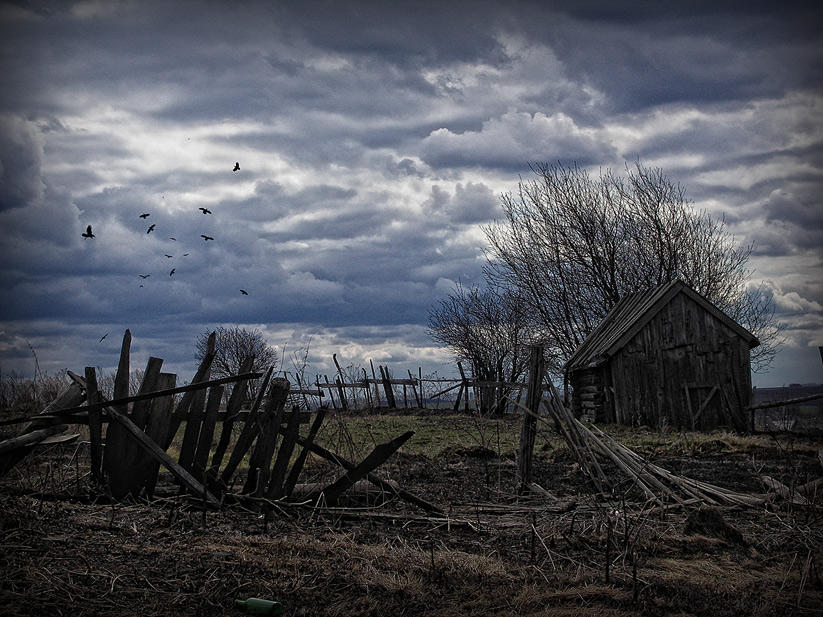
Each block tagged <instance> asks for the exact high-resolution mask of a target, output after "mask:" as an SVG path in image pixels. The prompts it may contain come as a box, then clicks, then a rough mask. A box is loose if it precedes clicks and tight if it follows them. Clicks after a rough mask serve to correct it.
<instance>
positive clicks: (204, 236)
mask: <svg viewBox="0 0 823 617" xmlns="http://www.w3.org/2000/svg"><path fill="white" fill-rule="evenodd" d="M200 237H201V238H203V240H205V241H206V242H208V241H209V240H214V238H212V237H211V236H206V235H204V234H200Z"/></svg>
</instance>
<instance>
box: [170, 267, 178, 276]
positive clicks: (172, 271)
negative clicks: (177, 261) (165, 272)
mask: <svg viewBox="0 0 823 617" xmlns="http://www.w3.org/2000/svg"><path fill="white" fill-rule="evenodd" d="M176 269H177V268H172V269H171V272H169V276H171V275H172V274H174V271H175V270H176Z"/></svg>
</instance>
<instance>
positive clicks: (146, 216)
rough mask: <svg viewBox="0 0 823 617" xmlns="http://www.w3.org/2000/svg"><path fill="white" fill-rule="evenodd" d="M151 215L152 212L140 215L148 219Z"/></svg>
mask: <svg viewBox="0 0 823 617" xmlns="http://www.w3.org/2000/svg"><path fill="white" fill-rule="evenodd" d="M150 216H151V213H149V212H146V213H145V214H141V215H140V218H141V219H147V218H149V217H150Z"/></svg>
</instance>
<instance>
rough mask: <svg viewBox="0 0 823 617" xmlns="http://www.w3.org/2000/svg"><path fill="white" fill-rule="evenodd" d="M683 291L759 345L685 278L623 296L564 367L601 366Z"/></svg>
mask: <svg viewBox="0 0 823 617" xmlns="http://www.w3.org/2000/svg"><path fill="white" fill-rule="evenodd" d="M680 293H684V294H686V295H688V296H689V297H690V298H691V299H692V300H693V301H694V302H695V303H697V304H698V305H700V306H701V307H702V308H703V309H704V310H706V311H707V312H708V313H711V314H712V315H713V316H714V317H715V319H717V320H719V321H720V322H722V323H723V324H724V325H725V326H727V327H728V328H730V329H731V330H732V331H734V332H735V333H737V334H738V336H740V337H741V338H743V339H745V340H747V341H749V347H750V348H752V347H757V345H759V344H760V342H759V341H758V340H757V338H756V337H755V336H754V335H753V334H752V333H751V332H749V331H748V330H746V329H745V328H744V327H743V326H741V325H740V324H738V323H737V322H736V321H734V320H733V319H732V318H731V317H729V316H728V315H726V313H724V312H723V311H721V310H720V309H719V308H717V307H716V306H715V305H714V304H712V303H711V302H709V301H708V300H707V299H706V298H704V297H703V296H701V295H700V294H699V293H697V292H696V291H694V290H693V289H692V288H691V287H689V286H688V285H686V284H685V283H684V282H683V281H680V280H674V281H671V282H669V283H665V284H663V285H660V286H658V287H653V288H651V289H648V290H646V291H642V292H637V293H633V294H628V295H626V296H623V298H621V299H620V301H619V302H618V303H617V304H615V305H614V307H612V310H610V311H609V312H608V314H607V315H606V316H605V317H604V318H603V321H601V322H600V324H598V326H597V327H596V328H595V329H594V330H592V332H591V333H590V334H589V336H587V337H586V340H584V341H583V343H582V344H581V345H580V347H578V348H577V350H576V351H575V352H574V353H573V354H572V356H571V357H570V358H569V360H568V361H567V362H566V365H565V368H566V369H567V370H570V369H579V368H586V367H592V366H598V365H599V364H602V363H604V362H605V361H606V360H608V358H610V357H611V356H613V355H614V354H615V353H617V352H618V351H619V350H620V349H621V348H622V347H623V346H624V345H625V344H626V343H628V342H629V341H630V340H631V339H632V337H634V335H635V334H637V333H638V332H639V331H640V330H641V329H642V328H643V327H644V326H645V325H646V324H647V323H649V321H651V319H652V318H653V317H654V316H655V315H657V313H658V312H660V310H661V309H662V308H663V307H664V306H666V305H667V304H668V303H669V302H671V300H672V299H673V298H674V297H675V296H676V295H677V294H680Z"/></svg>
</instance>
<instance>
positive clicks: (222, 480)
mask: <svg viewBox="0 0 823 617" xmlns="http://www.w3.org/2000/svg"><path fill="white" fill-rule="evenodd" d="M130 344H131V335H130V333H129V331H128V330H127V331H126V333H125V336H124V337H123V344H122V347H121V353H120V362H119V364H118V369H117V373H116V375H115V383H114V394H115V396H114V398H113V400H110V401H106V400H104V399H103V397H102V395H101V394H100V392H99V390H98V386H97V377H96V372H95V370H94V368H92V367H86V369H85V374H84V376H83V377H80V376H79V375H76V374H74V373H72V372H71V371H69V372H68V374H69V376H70V377H71V379H72V382H71V384H70V385H69V386H68V388H66V390H65V392H64V393H63V394H61V395H60V397H58V399H57V400H56V401H55V402H54V403H52V404H51V405H49V406H48V407H46V409H44V410H43V412H41V413H40V414H38V415H37V416H34V417H33V418H31V419H30V420H31V421H30V422H29V423H28V424H27V425H26V426H25V427H24V429H23V431H22V433H21V434H20V435H19V436H18V437H15V438H12V439H9V440H5V441H3V442H0V475H3V474H4V473H6V472H7V471H8V470H9V469H11V468H12V467H13V466H14V465H15V464H16V463H17V462H19V461H20V460H22V458H23V457H25V456H26V454H28V453H29V452H30V451H31V450H32V449H33V448H34V447H36V446H37V445H38V444H43V443H45V442H46V441H47V440H54V439H55V438H57V437H58V436H59V435H60V434H61V433H63V432H65V431H66V430H67V428H68V426H69V425H77V424H87V425H88V426H89V443H90V449H89V454H90V466H91V471H90V475H91V479H92V481H93V483H94V484H95V486H96V487H97V488H98V489H100V490H101V491H103V492H106V493H108V494H110V495H111V497H112V498H114V499H116V500H122V499H124V498H126V497H130V496H131V497H138V496H141V495H145V496H147V497H149V498H151V497H152V496H153V494H154V492H155V488H156V484H157V478H158V473H159V470H160V467H161V466H162V467H164V468H165V469H167V470H168V471H169V472H170V473H171V474H172V475H173V476H174V478H175V480H176V481H177V483H178V484H179V485H180V487H181V490H182V491H185V492H188V493H190V494H192V495H194V496H196V497H197V498H198V500H200V501H201V502H202V503H203V505H204V506H206V507H211V508H219V507H220V506H221V505H222V502H223V500H224V499H225V497H226V496H227V495H229V494H230V491H231V488H232V486H233V483H234V481H235V480H236V477H237V470H238V468H239V467H240V465H241V463H242V462H243V460H244V459H245V458H246V457H248V466H249V470H248V474H247V476H246V479H245V482H244V483H243V488H242V490H241V492H240V494H239V495H235V496H236V497H241V498H242V497H247V498H248V497H254V498H258V499H262V500H287V499H289V498H290V497H291V496H292V494H293V493H294V491H295V488H296V486H297V481H298V478H299V476H300V473H301V471H302V468H303V465H304V464H305V461H306V457H307V454H308V453H309V452H312V453H314V454H316V455H318V456H321V457H323V458H325V459H327V460H328V461H331V462H332V463H334V464H336V465H338V466H339V467H341V468H342V470H343V473H342V475H340V477H338V478H337V479H335V480H334V481H333V482H331V483H329V484H328V485H327V486H325V487H320V488H319V489H317V490H314V491H313V492H312V494H311V495H310V497H311V500H312V502H313V503H320V502H322V503H325V504H326V505H333V504H334V503H336V502H337V500H338V499H339V498H340V496H341V495H342V493H343V492H345V491H346V490H347V489H349V488H350V487H352V486H354V485H355V484H356V483H357V482H359V481H360V480H363V479H366V480H368V481H370V482H371V483H373V484H375V485H376V486H378V487H380V488H381V489H382V490H385V491H388V492H389V493H390V494H392V495H394V496H397V497H398V498H400V499H403V500H405V501H407V502H409V503H412V504H414V505H416V506H418V507H420V508H422V509H424V510H426V511H429V512H438V513H439V512H440V509H439V508H437V507H436V506H434V505H432V504H430V503H428V502H426V501H425V500H423V499H420V498H419V497H416V496H414V495H412V494H411V493H408V492H407V491H404V490H403V489H401V488H399V487H397V486H396V485H395V484H394V483H391V482H388V481H386V480H383V479H382V478H380V477H379V476H377V475H375V474H374V473H373V472H374V470H375V469H376V468H377V467H379V466H380V465H381V464H383V462H385V461H386V459H388V458H389V457H390V456H391V455H392V454H393V453H394V452H396V451H397V449H398V448H399V447H400V446H402V444H403V443H405V441H406V440H408V439H409V438H410V437H411V436H412V435H413V433H412V432H409V433H405V434H403V435H401V436H399V437H397V438H395V439H393V440H391V441H390V442H388V443H385V444H382V445H379V446H377V447H376V448H375V449H374V451H373V452H372V453H371V454H369V455H368V456H367V457H366V458H365V459H364V460H363V461H362V462H361V463H359V464H354V463H351V462H349V461H346V460H345V459H343V458H342V457H339V456H338V455H336V454H334V453H333V452H331V451H329V450H327V449H325V448H323V447H321V446H320V445H318V444H316V443H315V442H314V439H315V437H316V436H317V434H318V431H319V429H320V426H321V423H322V422H323V418H324V417H325V413H326V410H325V408H320V409H319V410H318V412H317V414H316V416H315V420H314V422H313V423H312V425H311V428H310V429H309V431H308V434H307V435H306V436H305V437H303V436H301V435H300V425H301V423H302V421H303V420H304V419H307V418H308V413H307V412H305V413H304V412H300V411H298V409H297V408H296V407H295V408H293V409H292V410H291V411H286V401H287V399H288V397H289V395H290V394H294V391H292V390H291V389H290V383H289V381H288V380H286V379H283V378H272V370H271V369H269V371H268V372H267V373H266V374H265V376H263V375H262V374H261V373H255V372H252V371H251V367H252V363H253V358H249V359H247V360H246V361H245V362H244V364H243V365H242V367H241V372H240V374H239V375H236V376H231V377H224V378H220V379H210V378H209V376H210V370H211V363H212V361H213V359H214V335H212V336H211V337H210V338H209V341H208V346H207V350H206V354H205V356H204V358H203V360H202V362H201V364H200V366H199V368H198V369H197V373H196V374H195V376H194V379H193V380H192V382H191V383H190V384H188V385H185V386H176V380H177V378H176V376H175V375H173V374H170V373H163V372H161V367H162V364H163V360H162V359H160V358H154V357H152V358H149V360H148V363H147V365H146V370H145V372H144V374H143V379H142V381H141V384H140V388H139V391H138V393H137V394H136V395H134V396H128V376H129V349H130ZM260 377H263V380H262V385H261V387H260V389H259V390H258V394H257V396H256V398H255V400H254V401H253V402H252V404H251V407H250V408H249V409H248V411H246V410H242V409H241V407H242V406H243V403H244V401H245V400H246V397H247V393H248V382H249V381H250V380H252V379H257V378H260ZM228 384H233V387H232V392H231V396H230V397H229V400H228V402H227V404H226V405H225V410H221V401H222V400H223V393H224V386H226V385H228ZM181 395H182V396H181ZM84 400H85V404H81V403H82V402H83V401H84ZM184 422H185V427H184V429H183V436H182V441H181V442H180V445H179V452H177V456H176V458H175V456H173V451H174V449H176V448H177V445H176V444H175V447H174V448H171V446H172V444H173V443H174V442H175V437H176V436H177V435H178V432H179V430H180V427H181V425H182V424H183V423H184ZM238 425H239V426H238ZM236 428H238V429H239V431H238V433H239V434H238V436H237V438H236V439H235V440H234V443H233V447H231V448H230V446H232V441H233V439H232V434H233V431H234V430H235V429H236ZM104 429H105V430H104ZM218 432H219V436H218ZM72 437H73V438H76V437H77V435H73V436H72ZM215 440H216V446H215V445H214V444H215ZM296 447H300V448H301V451H300V453H299V454H298V455H297V457H296V459H294V462H292V460H293V458H294V457H293V454H294V451H295V448H296ZM224 461H225V462H224ZM256 503H260V502H259V501H258V502H256Z"/></svg>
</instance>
